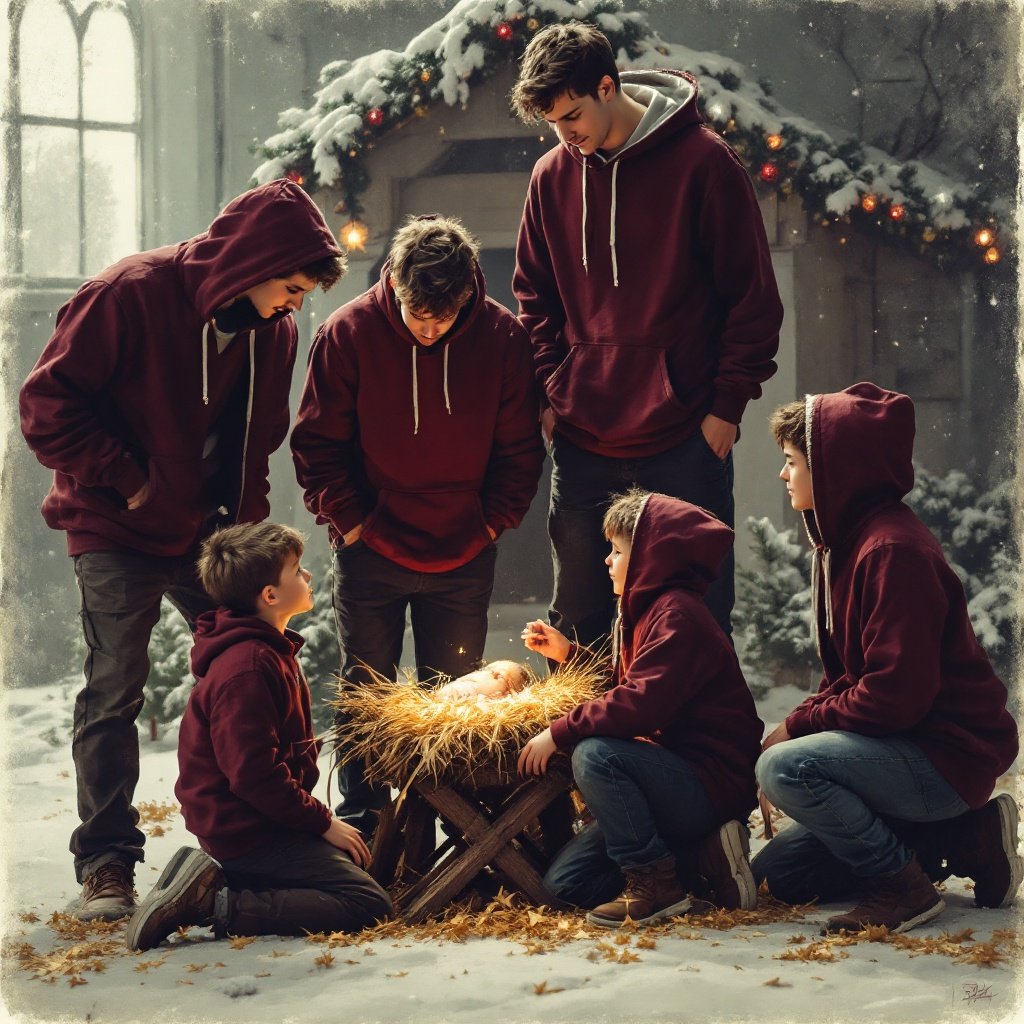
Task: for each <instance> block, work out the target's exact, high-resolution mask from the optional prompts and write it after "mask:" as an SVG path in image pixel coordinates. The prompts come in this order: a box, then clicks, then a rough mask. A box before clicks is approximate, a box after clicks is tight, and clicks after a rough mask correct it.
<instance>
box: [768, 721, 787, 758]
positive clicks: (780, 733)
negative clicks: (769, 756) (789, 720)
mask: <svg viewBox="0 0 1024 1024" xmlns="http://www.w3.org/2000/svg"><path fill="white" fill-rule="evenodd" d="M792 738H793V737H792V736H790V735H789V730H788V729H787V728H786V723H785V721H782V722H780V723H779V724H778V725H777V726H775V728H774V729H772V731H771V732H770V733H768V735H767V736H765V738H764V739H763V740H762V741H761V751H762V752H764V751H765V750H767V749H768V748H769V747H774V746H775V744H776V743H785V742H786V740H791V739H792Z"/></svg>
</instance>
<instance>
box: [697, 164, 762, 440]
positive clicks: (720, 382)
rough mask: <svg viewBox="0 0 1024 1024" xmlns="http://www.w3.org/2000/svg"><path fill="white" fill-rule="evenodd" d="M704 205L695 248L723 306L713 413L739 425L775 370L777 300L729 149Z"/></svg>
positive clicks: (753, 204)
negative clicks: (699, 253)
mask: <svg viewBox="0 0 1024 1024" xmlns="http://www.w3.org/2000/svg"><path fill="white" fill-rule="evenodd" d="M720 152H721V154H722V155H721V158H720V159H719V160H718V161H717V163H716V166H715V167H714V169H713V175H712V178H711V181H710V184H709V188H708V192H707V194H706V195H705V197H704V201H703V203H702V206H701V212H700V219H699V222H698V245H699V247H700V249H701V250H702V252H703V253H704V258H705V260H706V262H707V266H708V268H709V271H710V274H711V279H712V282H713V284H714V289H715V292H716V293H717V294H718V296H719V297H720V299H721V302H722V304H723V307H724V317H725V319H724V322H723V325H722V332H721V336H720V338H719V344H718V369H717V372H716V373H715V378H714V399H713V402H712V405H711V412H712V413H713V414H714V415H715V416H718V417H720V418H721V419H723V420H727V421H728V422H729V423H736V424H738V423H739V422H740V420H741V419H742V417H743V411H744V409H745V408H746V405H747V403H748V402H750V401H753V400H754V399H756V398H759V397H760V396H761V384H762V383H764V381H766V380H768V378H769V377H771V376H772V374H774V373H775V370H776V369H777V367H776V364H775V362H774V359H775V354H776V352H778V348H779V328H780V327H781V325H782V301H781V299H780V298H779V290H778V286H777V285H776V283H775V272H774V271H773V269H772V260H771V252H770V251H769V249H768V239H767V236H766V235H765V231H764V220H763V219H762V217H761V210H760V208H759V207H758V205H757V197H756V196H755V194H754V189H753V186H752V185H751V183H750V178H749V177H748V176H747V172H746V171H745V170H744V169H743V166H742V165H741V164H740V162H739V160H737V158H736V157H735V155H734V154H733V153H732V152H731V150H729V149H728V148H727V147H725V146H722V147H721V148H720Z"/></svg>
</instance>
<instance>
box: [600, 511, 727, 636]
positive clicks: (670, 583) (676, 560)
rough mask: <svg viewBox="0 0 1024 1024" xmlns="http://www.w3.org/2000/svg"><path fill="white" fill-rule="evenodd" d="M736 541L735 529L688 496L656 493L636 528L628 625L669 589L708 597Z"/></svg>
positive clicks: (623, 608) (626, 591) (625, 597)
mask: <svg viewBox="0 0 1024 1024" xmlns="http://www.w3.org/2000/svg"><path fill="white" fill-rule="evenodd" d="M732 544H733V531H732V530H730V529H729V527H728V526H726V525H725V524H724V523H722V522H721V521H720V520H718V519H716V518H715V517H714V516H713V515H711V513H710V512H705V511H704V509H702V508H700V507H699V506H697V505H691V504H690V502H688V501H681V500H680V499H678V498H669V497H667V496H666V495H664V494H652V495H651V496H650V497H649V498H648V499H647V501H646V503H645V504H644V507H643V510H642V511H641V513H640V516H639V518H638V519H637V523H636V527H635V529H634V530H633V540H632V544H631V550H630V556H629V567H628V568H627V570H626V582H625V585H624V586H623V588H622V599H621V601H620V612H621V615H622V624H623V627H625V628H627V629H630V628H632V627H634V626H635V625H636V624H637V622H638V621H639V620H640V618H641V617H642V616H643V614H644V612H646V611H647V609H648V608H649V607H650V606H651V605H652V604H653V603H654V601H655V599H656V598H657V597H658V595H659V594H661V593H662V592H663V591H665V590H689V591H691V592H693V593H695V594H697V595H698V596H700V597H703V596H704V594H705V593H706V591H707V589H708V587H709V586H710V585H711V583H712V581H713V580H714V579H715V578H716V577H717V576H718V567H719V566H720V565H721V564H722V560H723V559H724V558H725V556H726V555H727V554H728V553H729V549H730V548H731V547H732Z"/></svg>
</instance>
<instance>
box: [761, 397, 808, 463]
mask: <svg viewBox="0 0 1024 1024" xmlns="http://www.w3.org/2000/svg"><path fill="white" fill-rule="evenodd" d="M768 427H769V429H770V430H771V432H772V436H773V437H774V438H775V441H776V443H777V444H778V446H779V447H780V448H781V447H782V446H783V445H787V444H791V445H792V446H793V447H794V448H799V449H800V451H801V452H803V454H804V455H806V454H807V402H806V400H804V401H802V402H787V403H786V404H785V405H780V406H779V407H778V408H777V409H776V410H775V412H773V413H772V414H771V416H769V417H768Z"/></svg>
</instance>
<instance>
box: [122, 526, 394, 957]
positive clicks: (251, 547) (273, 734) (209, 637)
mask: <svg viewBox="0 0 1024 1024" xmlns="http://www.w3.org/2000/svg"><path fill="white" fill-rule="evenodd" d="M302 549H303V544H302V537H301V535H300V534H298V533H297V532H296V531H295V530H293V529H292V528H291V527H290V526H279V525H277V524H274V523H260V524H248V523H247V524H241V525H238V526H231V527H228V528H227V529H224V530H220V531H218V532H217V533H215V534H214V535H213V536H212V537H210V539H209V540H207V541H206V543H205V544H204V545H203V554H202V557H201V558H200V560H199V576H200V579H201V580H202V583H203V586H204V587H205V588H206V591H207V593H208V594H209V595H210V596H211V597H212V598H213V599H214V600H215V601H217V603H218V604H219V605H220V607H219V608H218V609H217V610H216V611H215V612H206V613H204V614H203V615H201V616H200V617H199V621H198V623H197V629H196V642H195V646H194V647H193V648H192V672H193V674H194V675H195V677H196V680H197V682H196V686H195V689H194V690H193V691H192V693H191V695H190V697H189V701H188V707H187V708H186V709H185V714H184V715H183V716H182V720H181V729H180V731H179V733H178V766H179V775H178V782H177V785H176V786H175V787H174V792H175V795H176V796H177V798H178V800H179V801H180V802H181V811H182V814H183V816H184V818H185V824H186V825H187V826H188V828H189V831H190V832H192V833H193V835H195V836H196V838H197V839H198V840H199V845H200V846H201V847H202V850H194V849H191V848H190V847H183V848H182V849H180V850H178V852H177V853H176V854H175V855H174V856H173V857H172V858H171V861H170V863H169V864H168V865H167V867H166V868H165V869H164V872H163V874H162V875H161V876H160V878H159V880H158V881H157V883H156V885H155V886H154V888H153V890H152V892H150V894H149V895H148V896H147V897H146V899H145V900H143V902H142V903H141V904H140V906H139V909H138V910H137V911H136V913H135V915H134V916H133V917H132V920H131V922H130V924H129V926H128V935H127V941H128V948H129V949H134V950H140V949H152V948H153V947H154V946H158V945H159V944H160V943H161V942H162V941H163V940H164V939H165V938H166V937H167V936H168V935H170V934H171V933H172V932H173V931H174V930H175V929H176V928H179V927H184V926H188V925H193V924H198V925H212V927H213V930H214V934H215V935H217V936H224V935H302V934H304V933H306V932H335V931H358V930H359V929H361V928H363V927H366V926H368V925H372V924H373V923H374V922H375V921H379V920H384V919H385V918H387V917H389V916H390V914H391V901H390V900H389V898H388V896H387V894H386V893H385V892H384V890H383V889H381V888H380V886H379V885H377V883H376V882H375V881H374V880H373V879H372V878H371V877H370V876H369V875H368V874H367V873H366V872H365V871H364V870H362V869H363V868H364V867H365V866H366V865H367V864H368V863H369V860H370V851H369V850H368V849H367V846H366V844H365V842H363V838H362V836H361V835H360V834H359V831H358V830H357V829H355V828H353V827H352V826H351V825H347V824H346V823H345V822H343V821H339V820H338V819H337V818H335V817H333V815H332V814H331V811H330V808H328V807H325V806H324V804H322V803H321V802H320V801H319V800H317V799H316V798H315V797H314V796H313V795H312V791H313V787H314V786H315V785H316V783H317V779H318V778H319V771H318V769H317V763H316V759H317V753H318V750H319V744H318V743H317V742H316V739H315V738H314V736H313V721H312V715H311V713H310V705H309V686H308V685H307V683H306V679H305V676H304V675H303V673H302V669H301V668H300V666H299V662H298V653H299V650H300V648H301V647H302V637H301V636H299V634H298V633H295V632H293V631H292V630H290V629H288V628H287V627H288V622H289V620H290V619H291V618H292V616H293V615H298V614H301V613H302V612H307V611H309V610H310V609H311V608H312V607H313V589H312V587H311V586H310V582H311V579H312V577H311V575H310V573H309V572H307V571H306V570H305V569H304V568H303V567H302V561H301V559H302ZM213 858H216V860H214V859H213ZM218 862H219V863H218Z"/></svg>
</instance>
